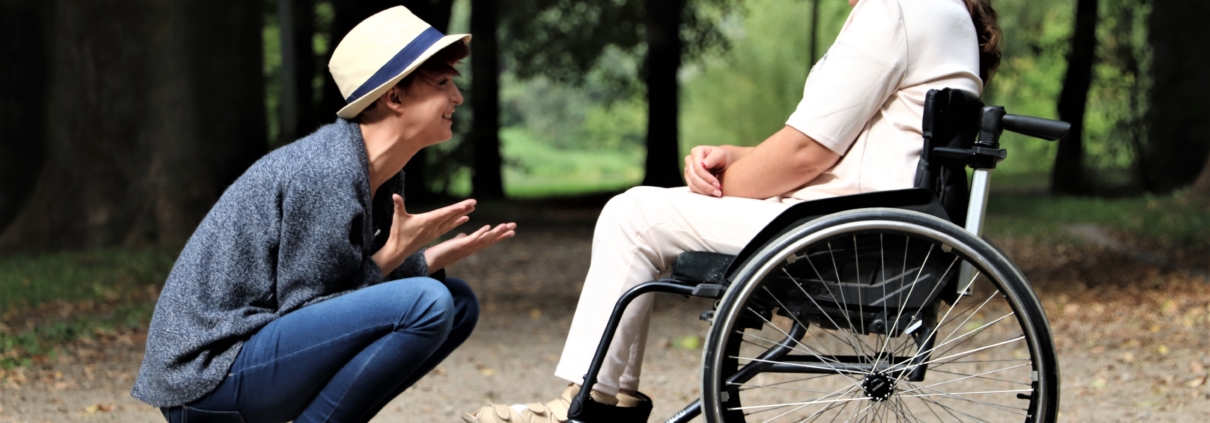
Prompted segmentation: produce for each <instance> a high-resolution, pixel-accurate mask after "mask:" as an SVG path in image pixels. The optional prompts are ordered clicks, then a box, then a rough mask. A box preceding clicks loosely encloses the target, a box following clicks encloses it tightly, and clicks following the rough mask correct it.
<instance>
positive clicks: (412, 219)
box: [373, 194, 475, 275]
mask: <svg viewBox="0 0 1210 423" xmlns="http://www.w3.org/2000/svg"><path fill="white" fill-rule="evenodd" d="M391 200H392V201H394V203H395V215H394V218H393V219H392V220H391V230H390V233H389V234H388V236H387V242H386V245H383V246H382V249H380V250H378V252H377V253H374V257H373V258H374V262H375V263H378V267H380V268H381V269H382V274H383V275H386V274H388V273H390V272H391V271H392V270H394V269H395V268H396V267H399V265H400V264H402V263H403V260H404V259H406V258H407V256H409V255H411V254H412V253H415V252H416V251H418V250H420V248H421V247H424V246H425V245H427V244H428V243H430V242H433V240H435V239H437V237H439V236H441V235H442V234H445V233H446V232H449V231H450V230H452V229H454V228H455V227H457V226H458V225H461V224H463V223H466V221H467V220H470V218H468V217H466V215H467V214H470V212H472V211H475V200H473V199H472V200H465V201H462V202H459V203H456V204H453V205H449V206H445V207H442V208H439V209H437V210H433V211H430V212H428V213H421V214H408V212H407V210H406V209H405V208H404V206H403V197H401V196H399V194H392V195H391Z"/></svg>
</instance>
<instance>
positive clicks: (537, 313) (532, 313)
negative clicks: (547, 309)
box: [529, 308, 542, 320]
mask: <svg viewBox="0 0 1210 423" xmlns="http://www.w3.org/2000/svg"><path fill="white" fill-rule="evenodd" d="M541 318H542V310H538V309H536V308H534V309H530V310H529V320H538V319H541Z"/></svg>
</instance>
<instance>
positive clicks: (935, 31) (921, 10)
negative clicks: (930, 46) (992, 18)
mask: <svg viewBox="0 0 1210 423" xmlns="http://www.w3.org/2000/svg"><path fill="white" fill-rule="evenodd" d="M880 1H894V2H896V3H898V4H899V10H900V13H901V14H902V16H903V21H904V26H905V27H906V29H907V30H908V32H909V33H910V34H913V35H916V36H930V37H947V38H952V37H959V38H961V37H966V36H971V37H973V36H974V35H975V32H974V31H975V27H974V25H973V24H972V23H971V15H970V10H968V9H967V8H966V2H965V1H963V0H880Z"/></svg>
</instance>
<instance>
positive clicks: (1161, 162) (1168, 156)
mask: <svg viewBox="0 0 1210 423" xmlns="http://www.w3.org/2000/svg"><path fill="white" fill-rule="evenodd" d="M1207 13H1210V3H1207V2H1204V1H1198V0H1159V1H1154V2H1152V10H1151V22H1150V24H1149V26H1150V33H1149V35H1148V38H1149V39H1148V41H1149V42H1150V43H1151V47H1152V54H1153V55H1152V57H1153V64H1152V67H1151V69H1152V79H1153V80H1154V85H1153V86H1152V90H1151V96H1150V98H1151V107H1150V110H1149V115H1148V121H1149V122H1148V123H1149V124H1148V137H1147V138H1148V140H1147V145H1146V149H1145V151H1144V157H1143V160H1144V161H1145V162H1146V167H1145V168H1146V170H1147V174H1146V175H1145V178H1144V187H1145V188H1147V189H1148V190H1149V191H1152V192H1161V193H1162V192H1168V191H1171V190H1173V189H1176V188H1179V187H1182V186H1185V185H1188V184H1189V183H1191V182H1194V180H1195V178H1198V173H1199V172H1201V173H1203V174H1204V173H1205V172H1206V171H1204V170H1202V169H1203V167H1206V166H1205V165H1206V163H1207V155H1210V119H1207V116H1210V101H1208V99H1210V79H1207V78H1206V75H1205V72H1206V69H1210V51H1207V49H1206V47H1205V46H1204V45H1201V43H1197V42H1191V40H1200V39H1204V38H1205V31H1204V30H1203V29H1202V27H1201V25H1203V22H1202V20H1203V18H1204V17H1205V16H1207V15H1206V14H1207ZM1202 179H1203V180H1206V179H1210V176H1206V177H1205V178H1202ZM1208 183H1210V182H1208ZM1199 186H1202V187H1205V186H1207V185H1204V184H1202V185H1199Z"/></svg>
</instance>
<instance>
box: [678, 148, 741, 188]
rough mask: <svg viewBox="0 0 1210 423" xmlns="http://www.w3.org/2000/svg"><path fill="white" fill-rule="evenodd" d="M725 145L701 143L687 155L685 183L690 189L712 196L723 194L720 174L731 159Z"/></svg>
mask: <svg viewBox="0 0 1210 423" xmlns="http://www.w3.org/2000/svg"><path fill="white" fill-rule="evenodd" d="M729 159H730V158H729V157H727V151H726V150H724V149H723V147H716V146H711V145H699V146H697V147H693V150H691V151H690V153H689V155H688V156H685V185H688V186H689V190H690V191H693V192H696V193H698V194H702V195H709V196H712V197H722V196H723V184H722V183H721V182H719V180H718V176H717V175H718V174H720V173H722V172H723V171H724V170H726V169H727V165H729V164H730V163H728V161H729Z"/></svg>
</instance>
